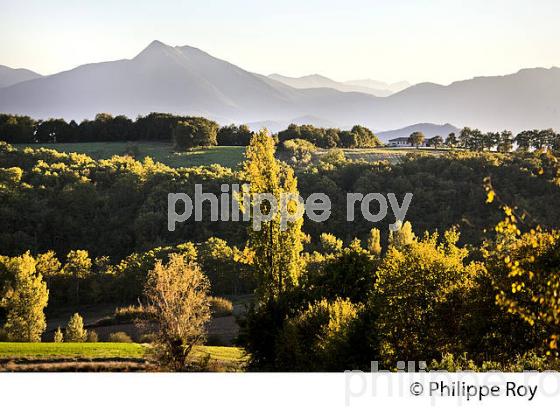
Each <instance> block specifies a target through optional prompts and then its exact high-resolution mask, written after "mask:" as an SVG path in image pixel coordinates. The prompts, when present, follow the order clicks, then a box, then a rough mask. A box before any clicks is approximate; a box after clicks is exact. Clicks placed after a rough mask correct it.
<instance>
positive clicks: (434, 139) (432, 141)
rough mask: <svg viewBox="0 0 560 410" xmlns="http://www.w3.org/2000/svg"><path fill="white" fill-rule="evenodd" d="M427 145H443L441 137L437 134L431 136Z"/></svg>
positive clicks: (437, 146)
mask: <svg viewBox="0 0 560 410" xmlns="http://www.w3.org/2000/svg"><path fill="white" fill-rule="evenodd" d="M428 145H429V146H430V147H434V148H436V149H437V148H439V147H441V146H442V145H443V138H442V137H441V136H439V135H436V136H435V137H432V138H430V139H429V140H428Z"/></svg>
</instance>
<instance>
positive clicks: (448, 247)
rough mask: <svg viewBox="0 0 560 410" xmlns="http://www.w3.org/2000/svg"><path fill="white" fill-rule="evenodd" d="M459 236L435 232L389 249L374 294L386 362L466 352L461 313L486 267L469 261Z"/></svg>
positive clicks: (433, 357) (452, 233) (378, 275)
mask: <svg viewBox="0 0 560 410" xmlns="http://www.w3.org/2000/svg"><path fill="white" fill-rule="evenodd" d="M458 239H459V235H458V234H457V232H456V231H447V232H446V233H445V235H444V240H443V241H438V235H437V234H433V235H426V236H425V237H424V238H423V239H422V240H413V241H412V242H411V243H409V244H408V245H407V246H406V248H401V247H395V246H390V247H389V249H388V251H387V254H386V256H385V258H384V259H383V262H382V263H381V265H380V266H379V268H378V270H377V281H376V283H375V291H374V293H373V299H374V302H373V303H374V304H375V306H376V309H377V311H378V315H379V316H378V319H377V321H376V327H377V329H376V331H377V332H378V334H379V337H380V339H381V341H380V350H381V352H380V353H381V357H382V359H383V360H384V361H385V363H386V365H390V366H391V367H393V366H394V365H395V363H396V362H397V361H398V360H405V361H406V360H417V361H418V360H431V359H435V358H439V357H440V355H441V354H442V353H445V352H448V351H449V349H457V350H458V351H459V352H461V353H462V346H460V345H458V341H457V339H458V337H457V335H458V333H459V332H458V329H459V328H460V319H461V318H460V316H461V315H459V314H457V313H456V312H457V311H459V309H460V308H461V306H462V305H463V303H464V301H465V299H466V298H465V295H466V294H467V291H468V289H469V287H470V286H471V282H472V278H474V277H475V276H476V275H477V274H478V272H479V271H481V270H483V268H482V266H480V265H478V264H476V263H470V264H465V263H464V262H463V261H464V259H465V258H466V257H467V256H468V252H467V250H465V249H463V248H459V247H457V245H456V243H457V240H458Z"/></svg>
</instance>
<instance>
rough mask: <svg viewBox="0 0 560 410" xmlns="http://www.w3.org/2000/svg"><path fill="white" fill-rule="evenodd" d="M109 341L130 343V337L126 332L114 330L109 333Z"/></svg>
mask: <svg viewBox="0 0 560 410" xmlns="http://www.w3.org/2000/svg"><path fill="white" fill-rule="evenodd" d="M109 342H111V343H132V339H131V338H130V336H129V335H127V334H126V332H115V333H111V334H109Z"/></svg>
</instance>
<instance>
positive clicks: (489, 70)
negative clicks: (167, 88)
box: [0, 0, 560, 83]
mask: <svg viewBox="0 0 560 410" xmlns="http://www.w3.org/2000/svg"><path fill="white" fill-rule="evenodd" d="M559 20H560V1H558V0H533V1H530V0H523V1H521V0H465V1H461V0H431V1H430V0H414V1H413V0H391V1H377V0H344V1H340V0H337V1H330V0H322V1H318V0H282V1H270V0H260V1H258V0H242V1H235V0H220V1H212V0H197V1H179V0H161V1H154V0H149V1H147V0H118V1H109V0H92V1H80V0H73V1H70V0H66V1H62V0H48V1H45V0H17V1H16V0H0V39H1V40H0V64H4V65H8V66H10V67H14V68H15V67H25V68H29V69H32V70H35V71H38V72H39V73H41V74H52V73H55V72H58V71H61V70H66V69H70V68H73V67H75V66H77V65H80V64H84V63H90V62H99V61H106V60H115V59H120V58H131V57H133V56H134V55H136V54H137V53H138V52H140V51H141V50H142V49H143V48H144V47H146V46H147V45H148V44H149V43H150V42H151V41H152V40H154V39H158V40H161V41H163V42H164V43H167V44H170V45H191V46H194V47H198V48H201V49H203V50H204V51H207V52H208V53H210V54H212V55H214V56H216V57H219V58H222V59H225V60H228V61H230V62H232V63H234V64H236V65H239V66H241V67H242V68H245V69H247V70H250V71H254V72H258V73H262V74H270V73H272V72H278V73H282V74H285V75H293V76H299V75H305V74H310V73H320V74H323V75H326V76H329V77H332V78H334V79H337V80H348V79H360V78H368V77H369V78H374V79H378V80H384V81H399V80H408V81H411V82H420V81H433V82H439V83H449V82H451V81H453V80H459V79H465V78H470V77H473V76H477V75H493V74H506V73H511V72H515V71H517V70H518V69H520V68H525V67H536V66H544V67H550V66H553V65H557V66H560V47H559V42H560V24H558V21H559Z"/></svg>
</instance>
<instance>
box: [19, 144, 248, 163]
mask: <svg viewBox="0 0 560 410" xmlns="http://www.w3.org/2000/svg"><path fill="white" fill-rule="evenodd" d="M14 146H15V147H17V148H24V147H32V148H41V147H43V148H49V149H55V150H57V151H59V152H65V153H72V152H76V153H79V154H86V155H88V156H90V157H92V158H93V159H108V158H111V157H112V156H113V155H133V156H134V157H135V158H137V159H139V160H142V159H144V158H145V157H151V158H152V159H153V160H154V161H156V162H161V163H163V164H165V165H168V166H170V167H174V168H179V167H197V166H200V165H209V164H219V165H222V166H224V167H229V168H235V167H237V166H238V165H239V164H240V163H241V162H242V161H243V154H244V152H245V147H234V146H231V147H230V146H228V147H223V146H220V147H210V148H204V149H194V150H192V151H189V152H175V151H174V150H173V145H172V144H166V143H163V142H76V143H57V144H14Z"/></svg>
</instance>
